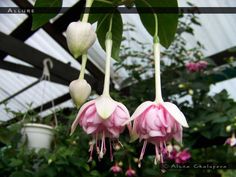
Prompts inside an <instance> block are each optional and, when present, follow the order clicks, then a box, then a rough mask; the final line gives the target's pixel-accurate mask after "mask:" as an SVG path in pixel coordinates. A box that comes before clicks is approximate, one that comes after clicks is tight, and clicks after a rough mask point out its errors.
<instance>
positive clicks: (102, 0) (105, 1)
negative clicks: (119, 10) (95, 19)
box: [95, 0, 112, 4]
mask: <svg viewBox="0 0 236 177" xmlns="http://www.w3.org/2000/svg"><path fill="white" fill-rule="evenodd" d="M95 1H97V2H104V3H106V4H112V2H110V1H107V0H95Z"/></svg>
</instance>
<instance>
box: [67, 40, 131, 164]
mask: <svg viewBox="0 0 236 177" xmlns="http://www.w3.org/2000/svg"><path fill="white" fill-rule="evenodd" d="M107 36H108V37H109V35H107ZM111 48H112V40H111V39H106V53H107V57H106V73H105V81H104V89H103V94H102V95H101V96H99V97H98V98H96V99H95V100H92V101H89V102H88V103H86V104H84V105H83V106H82V107H81V108H80V110H79V113H78V115H77V117H76V119H75V121H74V122H73V124H72V126H71V133H73V132H74V131H75V129H76V127H77V125H78V124H79V125H80V126H81V127H82V128H83V130H84V131H85V132H86V133H87V134H90V135H92V137H93V141H92V142H91V143H90V148H89V152H90V158H89V161H90V160H92V154H93V149H94V145H95V146H96V151H97V153H98V155H99V156H98V157H99V159H101V158H102V157H103V155H104V154H105V153H106V143H105V140H106V138H110V154H111V160H113V157H112V146H111V141H115V140H117V139H118V138H119V135H120V133H122V132H123V131H124V128H125V124H127V121H128V120H129V119H130V115H129V111H128V110H127V108H126V107H125V106H124V105H123V104H122V103H120V102H117V101H115V100H113V99H112V98H111V97H110V95H109V82H110V59H111ZM100 140H101V141H100Z"/></svg>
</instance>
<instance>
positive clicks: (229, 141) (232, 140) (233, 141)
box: [225, 133, 236, 147]
mask: <svg viewBox="0 0 236 177" xmlns="http://www.w3.org/2000/svg"><path fill="white" fill-rule="evenodd" d="M225 144H228V145H229V146H231V147H234V146H236V138H235V134H234V133H233V134H232V136H231V137H229V138H227V140H226V141H225Z"/></svg>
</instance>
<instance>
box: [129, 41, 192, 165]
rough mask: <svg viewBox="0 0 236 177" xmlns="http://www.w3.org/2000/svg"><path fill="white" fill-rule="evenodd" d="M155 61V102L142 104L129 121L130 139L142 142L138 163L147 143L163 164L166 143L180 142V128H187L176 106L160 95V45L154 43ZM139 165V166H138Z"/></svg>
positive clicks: (157, 159)
mask: <svg viewBox="0 0 236 177" xmlns="http://www.w3.org/2000/svg"><path fill="white" fill-rule="evenodd" d="M153 49H154V60H155V83H156V99H155V101H153V102H152V101H146V102H144V103H142V104H141V105H140V106H139V107H138V108H137V109H136V111H135V112H134V114H133V115H132V117H131V119H130V120H134V122H133V129H132V133H131V136H132V139H133V140H135V139H137V138H139V139H140V141H141V140H144V143H143V148H142V151H141V154H140V158H139V162H141V160H142V159H143V155H144V153H145V149H146V145H147V143H148V142H149V143H152V144H154V145H155V151H156V158H155V164H156V163H157V161H160V162H161V163H162V162H163V152H164V150H165V147H166V142H167V141H170V140H171V139H173V138H174V139H175V140H176V141H178V142H181V141H182V126H183V127H188V124H187V121H186V119H185V116H184V115H183V113H182V112H181V111H180V110H179V109H178V107H177V106H176V105H174V104H173V103H170V102H164V101H163V99H162V95H161V80H160V44H159V43H154V45H153ZM139 165H141V164H139Z"/></svg>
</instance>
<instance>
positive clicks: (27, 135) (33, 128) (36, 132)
mask: <svg viewBox="0 0 236 177" xmlns="http://www.w3.org/2000/svg"><path fill="white" fill-rule="evenodd" d="M53 130H54V128H53V127H52V126H49V125H44V124H39V123H26V124H24V125H23V127H22V129H21V134H22V135H23V140H24V141H26V142H27V147H28V149H35V151H36V152H37V151H39V150H40V149H42V148H45V149H50V148H51V144H52V140H53V139H54V132H53Z"/></svg>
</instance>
